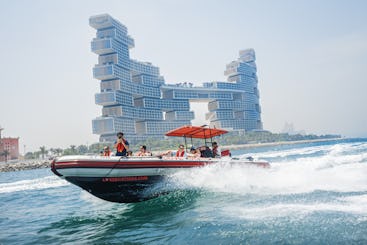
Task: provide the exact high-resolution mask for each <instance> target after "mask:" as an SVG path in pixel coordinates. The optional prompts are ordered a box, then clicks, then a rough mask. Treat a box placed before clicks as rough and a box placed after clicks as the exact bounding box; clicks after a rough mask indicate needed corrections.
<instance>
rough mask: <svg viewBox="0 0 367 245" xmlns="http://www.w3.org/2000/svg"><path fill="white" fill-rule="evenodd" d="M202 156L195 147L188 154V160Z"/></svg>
mask: <svg viewBox="0 0 367 245" xmlns="http://www.w3.org/2000/svg"><path fill="white" fill-rule="evenodd" d="M200 156H201V152H200V150H199V148H198V149H195V147H191V149H190V153H188V154H187V157H188V158H199V157H200Z"/></svg>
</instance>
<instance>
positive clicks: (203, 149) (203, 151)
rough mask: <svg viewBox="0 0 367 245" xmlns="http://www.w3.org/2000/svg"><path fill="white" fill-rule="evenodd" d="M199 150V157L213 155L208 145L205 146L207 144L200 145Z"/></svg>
mask: <svg viewBox="0 0 367 245" xmlns="http://www.w3.org/2000/svg"><path fill="white" fill-rule="evenodd" d="M199 150H200V156H201V157H204V158H210V157H213V153H212V151H211V150H210V148H209V147H207V146H205V145H204V146H201V147H200V148H199Z"/></svg>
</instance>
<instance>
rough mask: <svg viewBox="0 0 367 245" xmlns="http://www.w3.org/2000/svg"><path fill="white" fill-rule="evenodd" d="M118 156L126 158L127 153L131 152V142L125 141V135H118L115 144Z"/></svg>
mask: <svg viewBox="0 0 367 245" xmlns="http://www.w3.org/2000/svg"><path fill="white" fill-rule="evenodd" d="M115 148H116V156H122V157H124V156H126V152H127V151H128V150H129V142H127V140H125V139H124V133H122V132H118V133H117V141H116V143H115Z"/></svg>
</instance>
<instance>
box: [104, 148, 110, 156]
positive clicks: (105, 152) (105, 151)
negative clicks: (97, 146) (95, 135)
mask: <svg viewBox="0 0 367 245" xmlns="http://www.w3.org/2000/svg"><path fill="white" fill-rule="evenodd" d="M103 156H105V157H109V156H111V150H110V147H109V146H105V147H104V148H103Z"/></svg>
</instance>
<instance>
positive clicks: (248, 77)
mask: <svg viewBox="0 0 367 245" xmlns="http://www.w3.org/2000/svg"><path fill="white" fill-rule="evenodd" d="M89 24H90V26H91V27H93V28H94V29H96V30H97V32H96V37H95V38H94V39H93V40H92V42H91V50H92V52H94V53H95V54H97V55H98V63H97V64H96V65H95V66H94V68H93V77H94V78H96V79H98V80H100V92H99V93H97V94H96V95H95V101H96V104H98V105H101V106H102V116H101V117H98V118H96V119H94V120H93V121H92V125H93V133H95V134H98V135H100V141H114V139H115V135H116V133H117V132H119V131H123V132H124V134H125V135H126V137H127V138H128V139H129V140H130V141H132V142H136V141H138V140H143V139H145V138H146V137H156V138H163V135H164V133H165V132H167V131H168V130H171V129H173V128H176V127H179V126H182V125H187V124H191V120H192V119H194V117H195V115H194V112H193V111H190V101H199V102H207V103H208V110H209V112H208V113H207V114H206V120H208V121H209V122H210V125H211V126H216V127H221V128H228V129H232V130H243V131H251V130H261V129H262V122H261V109H260V108H261V107H260V103H259V90H258V88H257V84H258V80H257V76H256V63H255V51H254V50H253V49H247V50H242V51H240V53H239V58H238V59H237V60H236V61H232V62H231V63H229V64H228V65H227V67H226V70H225V72H224V74H225V75H226V76H227V81H214V82H206V83H203V85H202V86H201V87H197V86H194V85H193V84H192V83H180V84H174V85H173V84H166V83H165V81H164V78H163V77H162V76H161V75H160V73H159V68H158V67H156V66H153V65H152V64H151V63H148V62H140V61H137V60H133V59H130V52H129V49H130V48H133V47H134V40H133V39H132V38H131V37H130V36H129V35H128V32H127V28H126V27H125V26H124V25H123V24H121V23H120V22H119V21H117V20H115V19H113V18H112V17H111V16H109V15H108V14H103V15H96V16H92V17H90V19H89Z"/></svg>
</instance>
